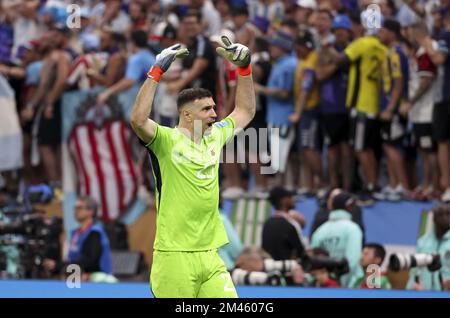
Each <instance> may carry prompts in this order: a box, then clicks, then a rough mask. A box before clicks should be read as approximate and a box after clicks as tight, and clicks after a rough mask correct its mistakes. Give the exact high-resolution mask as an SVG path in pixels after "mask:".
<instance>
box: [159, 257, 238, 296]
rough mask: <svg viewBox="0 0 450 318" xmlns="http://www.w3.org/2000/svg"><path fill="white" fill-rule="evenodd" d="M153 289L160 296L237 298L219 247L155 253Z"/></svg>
mask: <svg viewBox="0 0 450 318" xmlns="http://www.w3.org/2000/svg"><path fill="white" fill-rule="evenodd" d="M150 284H151V290H152V293H153V295H154V296H155V297H157V298H237V293H236V289H235V287H234V284H233V281H232V280H231V276H230V273H229V272H228V271H227V269H226V267H225V264H224V263H223V261H222V259H221V258H220V256H219V253H218V251H217V250H209V251H200V252H164V251H157V250H155V251H154V252H153V265H152V270H151V274H150Z"/></svg>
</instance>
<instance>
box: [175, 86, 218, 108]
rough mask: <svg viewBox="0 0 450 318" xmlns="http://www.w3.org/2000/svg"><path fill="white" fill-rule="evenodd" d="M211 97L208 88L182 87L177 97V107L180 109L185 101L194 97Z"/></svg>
mask: <svg viewBox="0 0 450 318" xmlns="http://www.w3.org/2000/svg"><path fill="white" fill-rule="evenodd" d="M208 97H212V94H211V92H210V91H209V90H207V89H204V88H186V89H183V90H182V91H181V92H180V94H179V95H178V98H177V108H178V110H181V108H182V107H183V106H184V105H186V104H187V103H190V102H193V101H194V100H196V99H202V98H208Z"/></svg>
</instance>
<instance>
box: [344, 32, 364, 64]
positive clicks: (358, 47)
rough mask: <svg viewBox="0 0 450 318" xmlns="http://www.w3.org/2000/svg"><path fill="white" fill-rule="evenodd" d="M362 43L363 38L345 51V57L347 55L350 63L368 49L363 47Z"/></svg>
mask: <svg viewBox="0 0 450 318" xmlns="http://www.w3.org/2000/svg"><path fill="white" fill-rule="evenodd" d="M363 41H364V39H363V38H362V39H359V40H356V41H354V42H352V43H351V44H350V45H349V46H347V48H346V49H345V51H344V52H345V55H347V57H348V58H349V60H350V61H352V62H353V61H355V60H357V59H358V58H359V57H360V56H361V55H362V54H363V52H364V50H368V49H369V48H368V47H367V45H364V43H363Z"/></svg>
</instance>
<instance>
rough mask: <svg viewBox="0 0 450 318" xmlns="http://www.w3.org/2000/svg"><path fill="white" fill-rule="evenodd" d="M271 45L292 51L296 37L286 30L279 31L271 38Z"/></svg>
mask: <svg viewBox="0 0 450 318" xmlns="http://www.w3.org/2000/svg"><path fill="white" fill-rule="evenodd" d="M269 43H270V45H273V46H277V47H279V48H281V49H283V50H285V51H286V52H290V51H292V48H293V44H294V38H293V37H292V36H291V35H290V34H289V33H286V32H282V31H278V32H277V33H275V34H274V35H273V36H272V37H271V38H269Z"/></svg>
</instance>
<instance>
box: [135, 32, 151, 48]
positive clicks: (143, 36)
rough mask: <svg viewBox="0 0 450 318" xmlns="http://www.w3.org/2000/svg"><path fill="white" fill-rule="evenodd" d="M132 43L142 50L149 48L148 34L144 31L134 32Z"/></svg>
mask: <svg viewBox="0 0 450 318" xmlns="http://www.w3.org/2000/svg"><path fill="white" fill-rule="evenodd" d="M131 42H133V43H134V44H135V45H136V46H137V47H140V48H143V47H147V46H148V44H147V33H145V31H142V30H136V31H133V32H132V33H131Z"/></svg>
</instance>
